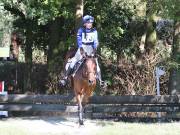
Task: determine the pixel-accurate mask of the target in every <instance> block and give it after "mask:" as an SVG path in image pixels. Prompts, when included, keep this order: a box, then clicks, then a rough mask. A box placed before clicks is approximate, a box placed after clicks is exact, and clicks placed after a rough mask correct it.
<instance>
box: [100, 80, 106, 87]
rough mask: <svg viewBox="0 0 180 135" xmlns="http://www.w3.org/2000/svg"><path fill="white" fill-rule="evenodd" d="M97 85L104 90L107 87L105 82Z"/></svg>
mask: <svg viewBox="0 0 180 135" xmlns="http://www.w3.org/2000/svg"><path fill="white" fill-rule="evenodd" d="M99 84H100V87H101V88H105V87H107V83H106V82H105V81H102V80H101V81H99Z"/></svg>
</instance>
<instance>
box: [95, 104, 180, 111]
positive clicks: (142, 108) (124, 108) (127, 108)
mask: <svg viewBox="0 0 180 135" xmlns="http://www.w3.org/2000/svg"><path fill="white" fill-rule="evenodd" d="M120 112H180V106H153V105H152V106H141V105H129V106H128V105H124V106H123V105H122V106H114V105H112V106H105V105H101V106H95V107H93V113H120Z"/></svg>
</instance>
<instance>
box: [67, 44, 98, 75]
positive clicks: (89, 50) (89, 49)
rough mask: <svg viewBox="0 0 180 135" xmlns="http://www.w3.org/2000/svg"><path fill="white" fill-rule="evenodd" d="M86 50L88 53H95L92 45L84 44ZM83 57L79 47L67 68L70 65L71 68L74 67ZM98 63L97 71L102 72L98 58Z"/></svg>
mask: <svg viewBox="0 0 180 135" xmlns="http://www.w3.org/2000/svg"><path fill="white" fill-rule="evenodd" d="M82 47H83V49H84V52H85V53H87V55H91V54H92V53H93V47H92V46H90V45H82ZM81 59H82V55H81V52H80V48H78V50H77V52H76V54H75V56H74V57H73V58H71V59H69V60H68V62H67V64H66V66H65V68H66V70H67V69H68V68H69V67H70V68H74V65H75V64H76V63H77V62H78V61H80V60H81ZM96 64H97V72H100V68H99V64H98V60H97V58H96Z"/></svg>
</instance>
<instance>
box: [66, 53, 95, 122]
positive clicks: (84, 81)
mask: <svg viewBox="0 0 180 135" xmlns="http://www.w3.org/2000/svg"><path fill="white" fill-rule="evenodd" d="M75 52H76V50H75V49H71V50H70V51H68V53H67V55H66V60H67V59H68V58H71V57H73V55H74V54H75ZM96 68H97V65H96V58H95V57H92V56H86V57H85V58H83V62H82V64H81V65H80V67H79V69H78V70H77V72H76V73H75V74H74V76H72V75H71V76H70V80H71V87H72V89H73V90H74V94H75V97H76V101H77V103H78V116H79V124H80V125H83V105H82V103H83V104H86V103H88V99H89V97H91V96H92V94H93V91H94V89H95V87H96Z"/></svg>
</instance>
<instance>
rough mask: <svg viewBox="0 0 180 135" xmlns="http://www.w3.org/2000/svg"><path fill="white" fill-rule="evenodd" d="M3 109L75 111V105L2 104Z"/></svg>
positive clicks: (76, 109) (0, 107)
mask: <svg viewBox="0 0 180 135" xmlns="http://www.w3.org/2000/svg"><path fill="white" fill-rule="evenodd" d="M0 110H3V111H47V112H49V111H59V112H67V113H71V112H77V111H78V107H77V106H67V105H58V104H49V105H45V104H3V105H0Z"/></svg>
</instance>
